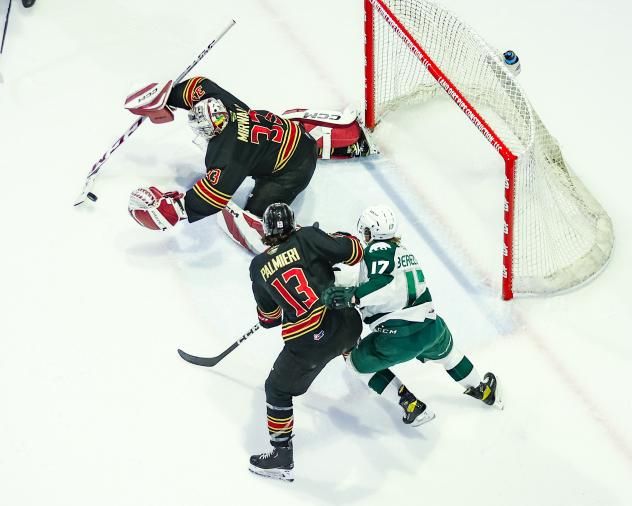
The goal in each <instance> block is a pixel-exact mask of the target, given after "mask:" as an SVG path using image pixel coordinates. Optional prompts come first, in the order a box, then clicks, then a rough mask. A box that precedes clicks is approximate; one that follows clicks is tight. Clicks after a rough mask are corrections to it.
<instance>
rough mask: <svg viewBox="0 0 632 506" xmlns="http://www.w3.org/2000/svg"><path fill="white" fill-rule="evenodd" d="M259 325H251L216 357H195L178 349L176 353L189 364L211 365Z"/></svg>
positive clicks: (232, 349) (241, 341) (252, 332)
mask: <svg viewBox="0 0 632 506" xmlns="http://www.w3.org/2000/svg"><path fill="white" fill-rule="evenodd" d="M260 328H261V327H260V326H259V324H258V323H256V324H255V325H253V326H252V328H251V329H250V330H249V331H248V332H246V333H245V334H244V335H243V336H241V337H240V338H239V339H237V341H235V342H234V343H233V344H231V345H230V346H229V347H228V348H226V349H225V350H224V351H223V352H222V353H220V354H219V355H217V356H216V357H196V356H195V355H189V354H188V353H186V352H184V351H182V350H181V349H178V354H179V355H180V356H181V357H182V358H183V359H184V360H186V361H187V362H189V363H190V364H195V365H201V366H203V367H213V366H214V365H216V364H217V363H218V362H219V361H220V360H222V359H223V358H224V357H225V356H226V355H228V354H229V353H232V352H233V351H234V350H235V348H237V346H239V345H240V344H241V343H243V342H244V341H245V340H246V339H248V338H249V337H250V336H251V335H253V334H254V333H255V332H257V330H259V329H260Z"/></svg>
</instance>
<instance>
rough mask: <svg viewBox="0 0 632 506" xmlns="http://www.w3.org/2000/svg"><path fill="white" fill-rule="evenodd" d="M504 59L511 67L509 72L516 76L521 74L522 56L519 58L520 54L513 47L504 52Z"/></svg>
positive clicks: (508, 66)
mask: <svg viewBox="0 0 632 506" xmlns="http://www.w3.org/2000/svg"><path fill="white" fill-rule="evenodd" d="M503 61H504V62H505V65H506V66H507V68H508V69H509V72H511V73H512V74H513V75H514V76H517V75H518V74H520V58H518V55H517V54H516V53H515V52H513V51H512V50H511V49H509V50H507V51H505V52H504V53H503Z"/></svg>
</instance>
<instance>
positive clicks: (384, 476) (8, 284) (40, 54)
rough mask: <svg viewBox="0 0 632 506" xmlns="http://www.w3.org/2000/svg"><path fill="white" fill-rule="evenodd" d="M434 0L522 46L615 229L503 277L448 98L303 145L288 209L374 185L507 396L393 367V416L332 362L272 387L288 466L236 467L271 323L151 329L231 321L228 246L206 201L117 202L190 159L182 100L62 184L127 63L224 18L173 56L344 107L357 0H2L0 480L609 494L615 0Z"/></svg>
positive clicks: (171, 181)
mask: <svg viewBox="0 0 632 506" xmlns="http://www.w3.org/2000/svg"><path fill="white" fill-rule="evenodd" d="M6 1H7V0H4V1H3V2H0V4H1V5H0V13H1V14H2V16H4V12H5V10H4V9H5V8H6ZM444 3H445V4H447V6H448V7H450V8H451V9H452V10H454V11H456V13H457V14H459V15H460V16H461V17H462V18H464V19H465V20H466V21H467V22H469V23H470V24H471V25H473V26H474V27H475V29H476V30H477V31H479V32H480V33H481V34H482V35H483V36H484V37H485V38H486V39H487V40H488V41H489V42H490V43H491V44H493V45H495V46H496V47H499V48H501V49H507V48H511V49H514V50H516V52H517V53H518V54H519V55H520V58H521V61H522V67H523V71H522V74H521V75H520V77H519V79H520V81H521V82H522V84H523V86H524V88H525V90H526V91H527V93H528V94H529V97H530V98H531V100H532V102H533V103H534V105H535V107H536V109H537V111H538V112H539V114H540V116H541V117H542V118H543V120H544V122H545V124H546V125H547V127H548V128H549V130H550V131H551V132H552V133H553V135H554V136H555V137H557V138H558V140H559V141H560V143H561V145H562V148H563V150H564V153H565V155H566V156H567V157H568V158H569V159H570V160H571V162H572V165H573V167H574V169H575V171H576V172H577V173H578V175H579V176H580V177H581V179H582V180H583V181H584V183H585V184H586V186H587V187H588V188H589V189H590V191H591V192H592V193H593V195H594V196H595V197H596V198H597V199H598V200H599V201H600V202H601V203H602V204H603V205H604V207H605V208H606V210H607V211H608V213H609V214H610V216H611V217H612V219H613V222H614V227H615V233H616V246H615V251H614V254H613V256H612V259H611V261H610V263H609V265H608V266H607V267H606V269H605V270H604V272H603V273H602V274H601V275H600V276H598V277H597V278H596V279H594V281H592V282H591V283H589V284H587V285H585V286H583V287H582V288H580V289H578V290H575V291H572V292H570V293H567V294H564V295H559V296H555V297H548V298H542V297H537V298H528V299H525V298H522V299H516V300H514V301H512V302H509V303H506V302H501V301H500V288H499V281H500V277H499V274H500V252H501V236H502V234H501V220H502V215H501V212H502V207H501V206H502V193H501V185H502V167H501V165H500V163H499V160H497V159H496V158H495V155H494V153H493V151H492V150H491V149H490V148H489V146H487V145H486V144H485V142H484V141H483V140H482V138H479V137H480V136H479V135H478V133H477V132H476V130H475V129H474V128H473V127H472V125H471V124H469V123H468V122H467V121H466V120H465V118H464V117H462V115H461V114H460V113H459V112H458V111H456V108H455V107H454V106H453V105H452V104H449V103H443V104H442V103H439V104H433V105H430V106H428V107H426V108H422V109H420V110H410V111H400V112H399V113H398V114H395V115H393V116H392V117H391V118H390V119H389V122H388V123H389V125H390V126H391V130H390V132H389V131H388V129H385V130H384V132H385V133H382V134H381V135H382V137H381V141H382V143H383V145H382V149H383V151H384V154H383V155H382V156H381V157H379V158H376V159H366V160H361V161H349V162H323V163H319V168H318V169H317V173H316V176H315V178H314V180H313V182H312V184H311V186H310V188H309V189H308V190H307V191H306V192H305V194H304V195H303V196H302V197H301V198H300V199H299V200H298V202H297V206H296V209H297V213H298V218H299V221H300V222H302V223H309V222H311V221H313V220H318V221H320V223H321V227H322V228H324V229H328V230H332V231H333V230H339V229H342V230H345V229H346V230H351V231H353V228H354V224H355V221H356V219H357V214H358V212H359V211H360V210H361V209H362V208H363V207H364V206H366V205H370V204H374V203H380V202H381V203H389V204H391V205H393V206H395V207H396V209H397V210H398V212H399V213H400V216H401V218H402V233H403V236H404V240H405V242H406V243H407V244H408V246H409V247H410V248H411V249H412V250H413V251H415V252H416V253H417V256H418V257H419V258H420V259H421V261H422V264H423V268H424V271H425V274H426V277H427V279H428V282H429V286H430V289H431V291H432V294H433V297H434V299H435V301H436V306H437V309H438V311H439V313H440V314H442V315H443V316H444V317H445V319H446V321H447V322H448V324H449V325H450V327H451V328H452V330H453V333H454V335H455V338H456V340H457V344H458V345H459V347H460V348H462V349H463V350H464V351H465V352H466V353H467V355H468V356H469V357H470V358H471V359H472V361H473V362H474V363H475V365H476V366H477V368H478V369H479V371H480V372H481V373H484V372H485V371H487V370H493V371H494V372H495V373H496V374H497V375H498V377H499V378H500V381H501V382H502V385H503V387H504V391H505V404H506V408H505V411H503V412H499V411H497V410H493V409H485V407H484V406H481V405H479V404H478V403H476V402H474V401H473V400H471V399H469V398H465V397H464V396H463V395H462V393H461V389H460V388H459V387H458V386H457V385H455V384H454V383H453V382H452V381H451V380H450V378H449V377H448V376H447V375H446V374H445V372H443V370H442V369H441V368H440V367H439V366H433V365H425V366H423V367H422V366H419V365H407V366H403V367H400V368H399V369H398V373H400V374H401V376H402V378H403V379H404V380H405V381H406V382H407V383H408V384H409V386H410V387H411V388H412V389H413V390H414V391H415V392H417V393H418V394H419V396H421V397H422V398H423V399H424V400H425V401H426V402H427V403H428V404H429V405H430V406H431V407H432V409H433V410H434V411H435V412H436V413H437V418H436V420H434V421H433V422H432V423H430V424H429V425H426V426H423V427H421V428H419V429H414V430H411V429H410V428H409V427H405V426H404V425H403V424H402V423H401V422H400V421H399V416H400V414H399V408H396V407H395V406H391V405H390V404H388V403H387V402H386V401H384V400H383V399H380V398H376V397H374V396H373V395H371V394H369V393H367V391H366V390H365V389H364V387H363V386H362V385H361V384H360V383H358V382H356V381H355V379H354V378H350V377H348V376H347V373H346V371H345V370H344V367H343V364H342V361H341V360H340V361H335V362H333V363H332V364H330V365H329V366H328V367H327V368H326V369H325V371H324V372H323V373H322V374H321V376H320V377H318V378H317V380H316V382H315V383H314V385H313V387H312V388H311V389H310V391H309V392H308V393H307V394H306V395H304V396H303V397H301V398H299V399H297V400H296V403H295V432H296V438H295V461H296V481H295V482H294V483H292V484H289V483H281V482H275V481H271V480H266V479H264V478H260V477H256V476H254V475H251V474H250V473H249V472H248V470H247V463H248V457H249V455H250V454H252V453H256V452H260V451H264V450H266V449H267V448H268V443H267V441H268V438H267V431H266V425H265V406H264V393H263V383H264V380H265V378H266V376H267V374H268V371H269V369H270V366H271V364H272V362H273V360H274V358H275V356H276V354H277V353H278V351H279V350H280V349H281V346H282V343H281V339H280V337H279V333H278V330H271V331H263V332H260V333H258V334H256V335H255V336H253V337H252V338H251V339H250V340H249V341H247V342H246V343H244V344H243V345H242V346H241V347H240V348H239V349H238V350H237V351H235V352H234V353H233V354H232V355H230V356H229V357H228V358H226V359H225V361H223V362H222V363H221V364H220V365H219V366H217V367H216V368H214V369H213V370H209V369H204V368H199V367H195V366H192V365H189V364H186V363H185V362H183V361H182V360H181V359H180V358H179V357H178V355H177V354H176V349H177V348H178V347H181V348H183V349H185V350H187V351H189V352H192V353H196V354H202V355H214V354H217V353H218V352H219V351H221V350H223V349H224V348H225V347H226V346H228V345H229V344H230V343H232V341H233V340H235V339H236V338H237V337H238V336H239V335H240V334H241V333H243V332H245V331H246V330H247V329H248V328H249V327H250V326H251V325H252V324H253V323H254V322H255V321H256V315H255V310H254V302H253V300H252V296H251V293H250V285H249V280H248V273H247V268H248V263H249V259H250V257H249V256H248V255H247V254H246V253H245V252H244V251H242V250H240V249H239V248H238V247H237V246H236V245H234V244H233V243H232V242H230V241H229V240H228V239H227V238H226V237H225V236H224V235H223V234H222V233H221V232H220V230H219V229H218V227H217V224H216V222H215V219H214V218H211V219H206V220H203V221H201V222H198V223H195V224H193V225H189V224H186V223H183V224H180V225H179V226H178V228H176V229H174V230H173V231H171V232H167V233H156V232H151V231H148V230H144V229H141V228H139V227H138V225H137V224H136V223H135V222H133V221H132V220H131V219H130V217H129V216H128V215H127V211H126V205H127V200H128V196H129V193H130V192H131V191H132V190H133V189H135V188H137V187H138V186H146V185H150V184H153V185H156V186H158V187H159V188H162V189H165V190H170V189H186V188H187V187H188V186H189V185H190V184H191V183H192V182H193V181H195V179H196V178H198V177H199V175H200V174H201V171H202V169H203V159H202V154H201V153H200V152H199V151H198V150H197V148H195V146H194V145H193V144H192V143H191V142H190V141H191V136H190V133H189V130H188V128H187V127H186V124H185V123H186V122H185V121H184V117H183V114H182V113H181V114H179V115H178V117H177V121H175V122H173V123H170V124H167V125H161V126H158V125H151V124H146V125H144V126H143V127H142V128H141V129H140V130H139V131H138V132H136V133H135V134H134V136H133V137H132V138H131V139H130V140H129V142H127V143H126V144H125V145H123V146H122V147H121V148H120V149H119V151H117V152H116V153H115V154H114V155H113V156H112V158H111V159H110V161H109V162H108V163H107V164H106V165H105V166H104V168H103V172H102V174H101V175H100V176H99V179H98V182H97V187H96V193H97V195H99V197H100V198H99V201H98V202H97V203H96V204H94V205H86V206H85V207H83V208H73V206H72V203H73V199H74V198H75V197H76V195H77V194H78V192H79V191H80V190H81V187H82V184H83V180H84V177H85V175H86V173H87V172H88V170H89V169H90V167H91V166H92V164H93V163H94V162H95V161H96V160H97V159H98V158H99V156H100V155H101V153H102V152H103V151H105V150H106V149H107V148H108V147H109V146H110V144H111V143H112V142H113V141H114V140H115V139H116V138H117V137H118V136H119V135H120V134H121V133H122V132H124V131H125V129H126V128H127V127H128V126H129V124H131V122H132V121H133V118H132V117H131V116H130V115H129V114H128V113H127V112H126V111H124V110H123V108H122V102H123V97H124V96H125V94H126V92H127V91H128V89H129V88H130V86H131V85H132V84H133V83H138V82H143V81H144V82H147V81H149V80H156V79H163V78H168V77H173V76H175V75H177V74H178V73H179V72H180V71H181V70H182V69H183V68H184V67H186V65H187V64H188V63H189V62H190V61H191V60H192V59H193V58H194V57H195V56H196V55H197V53H198V52H199V51H200V50H201V49H202V48H203V47H205V46H206V44H208V42H209V41H210V40H211V39H212V38H213V37H214V35H215V34H216V33H217V32H219V31H220V29H221V28H223V26H224V25H225V24H226V23H227V22H228V21H229V20H230V19H231V18H235V19H236V20H237V25H236V27H235V28H233V30H232V31H231V32H229V33H228V34H227V36H226V37H225V39H224V40H222V41H221V42H220V43H219V44H218V46H217V47H216V48H215V49H213V50H212V51H211V53H209V55H208V56H207V57H206V59H205V60H204V61H203V62H202V63H201V64H200V65H199V67H198V68H197V69H196V70H195V71H194V74H195V75H197V74H199V75H206V76H209V77H211V78H212V79H214V80H216V81H217V82H218V83H220V84H221V85H223V86H225V87H226V88H227V89H229V90H230V91H232V92H233V93H235V94H236V95H238V96H239V97H241V98H242V99H243V100H244V101H245V102H246V103H248V104H249V105H250V106H251V107H256V108H267V109H270V110H273V111H278V112H281V111H282V110H284V109H286V108H291V107H297V106H320V107H326V108H342V107H344V106H345V105H346V104H347V103H355V104H356V105H361V102H362V99H363V44H362V42H363V39H362V37H363V35H362V2H360V1H359V0H356V1H354V2H351V1H345V2H340V1H336V0H320V1H318V2H316V1H312V2H306V1H300V2H298V1H291V0H249V1H246V0H233V1H231V2H208V1H202V0H181V1H180V2H171V1H167V0H154V1H150V0H135V1H123V0H111V1H108V2H105V1H97V0H87V1H78V0H65V1H63V2H62V1H59V0H57V1H54V0H49V1H44V0H39V1H38V2H37V3H36V4H35V6H34V7H33V8H31V9H29V10H25V9H23V8H22V6H21V3H20V2H18V1H15V0H14V2H13V11H12V13H11V19H10V24H9V28H8V31H7V40H6V43H5V47H4V54H2V56H0V73H1V74H2V76H3V79H4V83H3V84H0V171H1V174H2V176H1V178H2V179H1V180H2V183H3V184H2V191H1V194H2V197H1V199H2V206H0V210H1V211H0V217H1V218H0V219H1V220H2V228H1V239H0V258H1V261H0V283H1V285H0V286H1V287H2V289H1V292H0V298H1V301H0V504H1V505H3V506H4V505H6V506H27V505H28V506H31V505H47V506H54V505H60V506H62V505H63V506H75V505H76V506H79V505H82V506H83V505H91V506H101V505H104V506H105V505H107V506H114V505H116V506H127V505H130V506H139V505H147V506H149V505H151V506H162V505H170V506H173V505H178V506H188V505H201V504H230V505H232V504H252V505H258V504H274V505H279V504H305V505H311V504H362V505H373V504H375V505H381V504H389V503H390V504H401V503H403V504H432V505H456V504H459V505H463V504H474V505H479V504H480V505H485V506H495V505H499V506H500V505H503V506H506V505H525V506H531V505H536V504H538V505H547V506H548V505H551V506H552V505H556V506H557V505H573V506H584V505H608V506H610V505H630V504H632V491H631V489H630V485H629V481H630V478H631V477H632V435H631V433H630V427H632V405H631V401H630V392H629V388H628V385H627V382H628V381H629V378H628V375H629V374H630V372H629V369H630V366H631V357H632V344H631V343H632V339H631V336H632V332H631V331H630V326H631V324H632V311H631V310H632V305H631V304H630V300H629V299H628V296H629V285H630V281H631V269H630V267H629V261H630V258H632V240H631V238H630V233H629V232H630V223H631V222H632V210H631V207H630V205H629V202H630V198H629V195H630V188H631V187H632V176H631V175H630V169H631V168H632V167H631V164H630V161H629V157H628V153H629V144H630V133H631V129H630V126H629V125H630V117H632V106H631V102H630V100H629V99H628V92H629V88H630V82H632V72H631V71H630V64H629V62H628V61H627V59H628V58H629V54H630V52H631V51H630V50H631V44H630V39H629V20H630V16H631V15H632V6H631V4H630V3H629V2H625V1H623V0H610V1H608V2H587V1H581V2H577V1H572V0H549V1H547V2H545V1H543V0H536V1H532V2H519V1H517V0H505V1H502V2H501V1H498V0H492V1H490V2H468V1H465V0H445V1H444ZM2 19H3V17H2ZM389 125H385V126H389ZM243 196H244V192H243V191H242V192H240V195H239V197H238V198H242V199H243Z"/></svg>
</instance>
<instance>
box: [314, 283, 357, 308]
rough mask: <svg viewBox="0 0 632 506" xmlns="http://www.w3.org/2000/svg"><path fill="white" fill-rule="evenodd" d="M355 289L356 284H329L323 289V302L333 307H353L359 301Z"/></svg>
mask: <svg viewBox="0 0 632 506" xmlns="http://www.w3.org/2000/svg"><path fill="white" fill-rule="evenodd" d="M355 290H356V287H355V286H348V287H344V286H334V285H332V286H329V287H327V288H325V290H324V291H323V302H324V303H325V305H326V306H327V307H329V308H332V309H345V308H348V307H353V306H355V305H356V304H357V303H358V301H357V299H356V297H355V295H354V294H355Z"/></svg>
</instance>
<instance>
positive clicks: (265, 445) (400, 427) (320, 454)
mask: <svg viewBox="0 0 632 506" xmlns="http://www.w3.org/2000/svg"><path fill="white" fill-rule="evenodd" d="M213 373H214V374H217V375H218V376H221V377H223V378H224V379H226V380H228V381H230V382H233V383H236V384H239V385H240V386H242V387H245V388H248V389H250V390H251V391H252V392H253V395H252V406H251V409H249V410H244V411H243V412H244V413H250V417H249V419H248V420H247V421H246V423H245V424H244V431H245V435H244V450H245V451H246V453H247V454H250V453H253V454H254V453H258V452H259V451H261V452H263V451H267V450H268V449H269V442H268V441H269V439H268V433H267V430H266V422H265V421H266V416H265V393H264V389H263V382H262V384H261V385H252V384H249V383H247V382H245V381H243V380H241V379H238V378H234V377H232V376H230V375H227V374H225V373H222V372H220V371H215V370H213ZM343 373H344V372H343ZM354 383H357V384H355V385H354ZM349 385H350V387H351V388H350V392H349V394H348V395H346V396H345V397H344V398H343V399H339V398H338V399H332V398H329V397H327V396H326V395H322V394H321V393H319V392H318V391H317V390H312V391H308V392H307V393H306V394H304V395H303V396H301V397H299V398H296V399H295V402H294V407H295V409H294V416H295V420H296V428H295V435H296V439H295V461H296V464H297V467H296V474H295V477H296V481H295V482H294V484H293V490H294V491H295V492H297V493H299V494H306V495H309V496H311V497H317V498H319V499H320V500H322V501H324V502H325V503H326V504H338V503H340V502H341V501H342V499H343V498H344V502H345V503H354V502H358V503H362V501H363V500H366V498H368V497H370V496H371V495H372V494H375V493H376V490H378V489H379V488H380V484H381V483H383V482H384V480H386V479H387V477H388V474H389V473H395V474H397V475H405V474H410V475H411V476H413V475H415V473H416V468H417V466H418V465H421V464H422V463H423V460H424V455H425V454H427V453H430V452H432V450H433V448H434V446H435V444H436V442H437V440H438V433H437V432H435V431H432V432H431V433H430V435H429V436H426V435H425V434H424V432H423V431H422V430H420V428H413V427H410V426H406V425H404V424H403V423H402V421H401V414H400V411H401V410H400V409H399V407H398V406H394V405H392V404H391V403H389V402H387V401H385V400H384V399H382V398H380V397H377V396H375V395H371V394H370V393H368V392H367V391H366V386H364V385H363V384H362V383H361V382H359V381H357V380H355V378H350V380H349ZM305 412H308V413H309V414H310V416H309V420H308V417H307V416H305V415H302V413H305ZM301 418H303V423H301V422H300V420H301ZM341 441H344V444H345V445H347V446H348V445H350V446H351V449H350V450H348V451H343V452H342V454H341V452H340V442H341ZM393 441H399V443H398V444H395V445H393ZM416 442H418V443H419V445H417V444H416ZM411 445H412V446H411ZM310 455H311V456H312V458H310ZM323 462H330V463H331V465H328V466H324V467H323V465H322V463H323ZM367 466H368V467H369V469H370V471H369V472H370V476H372V477H374V479H366V476H364V473H366V472H367V469H366V468H367ZM358 474H362V475H363V476H364V477H363V478H362V479H361V480H358V481H359V482H361V483H362V485H357V484H354V483H353V482H354V481H355V478H356V477H357V475H358ZM315 476H318V477H319V479H315V478H314V477H315ZM344 476H348V477H349V479H347V480H344V479H341V478H342V477H344ZM254 479H261V478H254Z"/></svg>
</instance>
